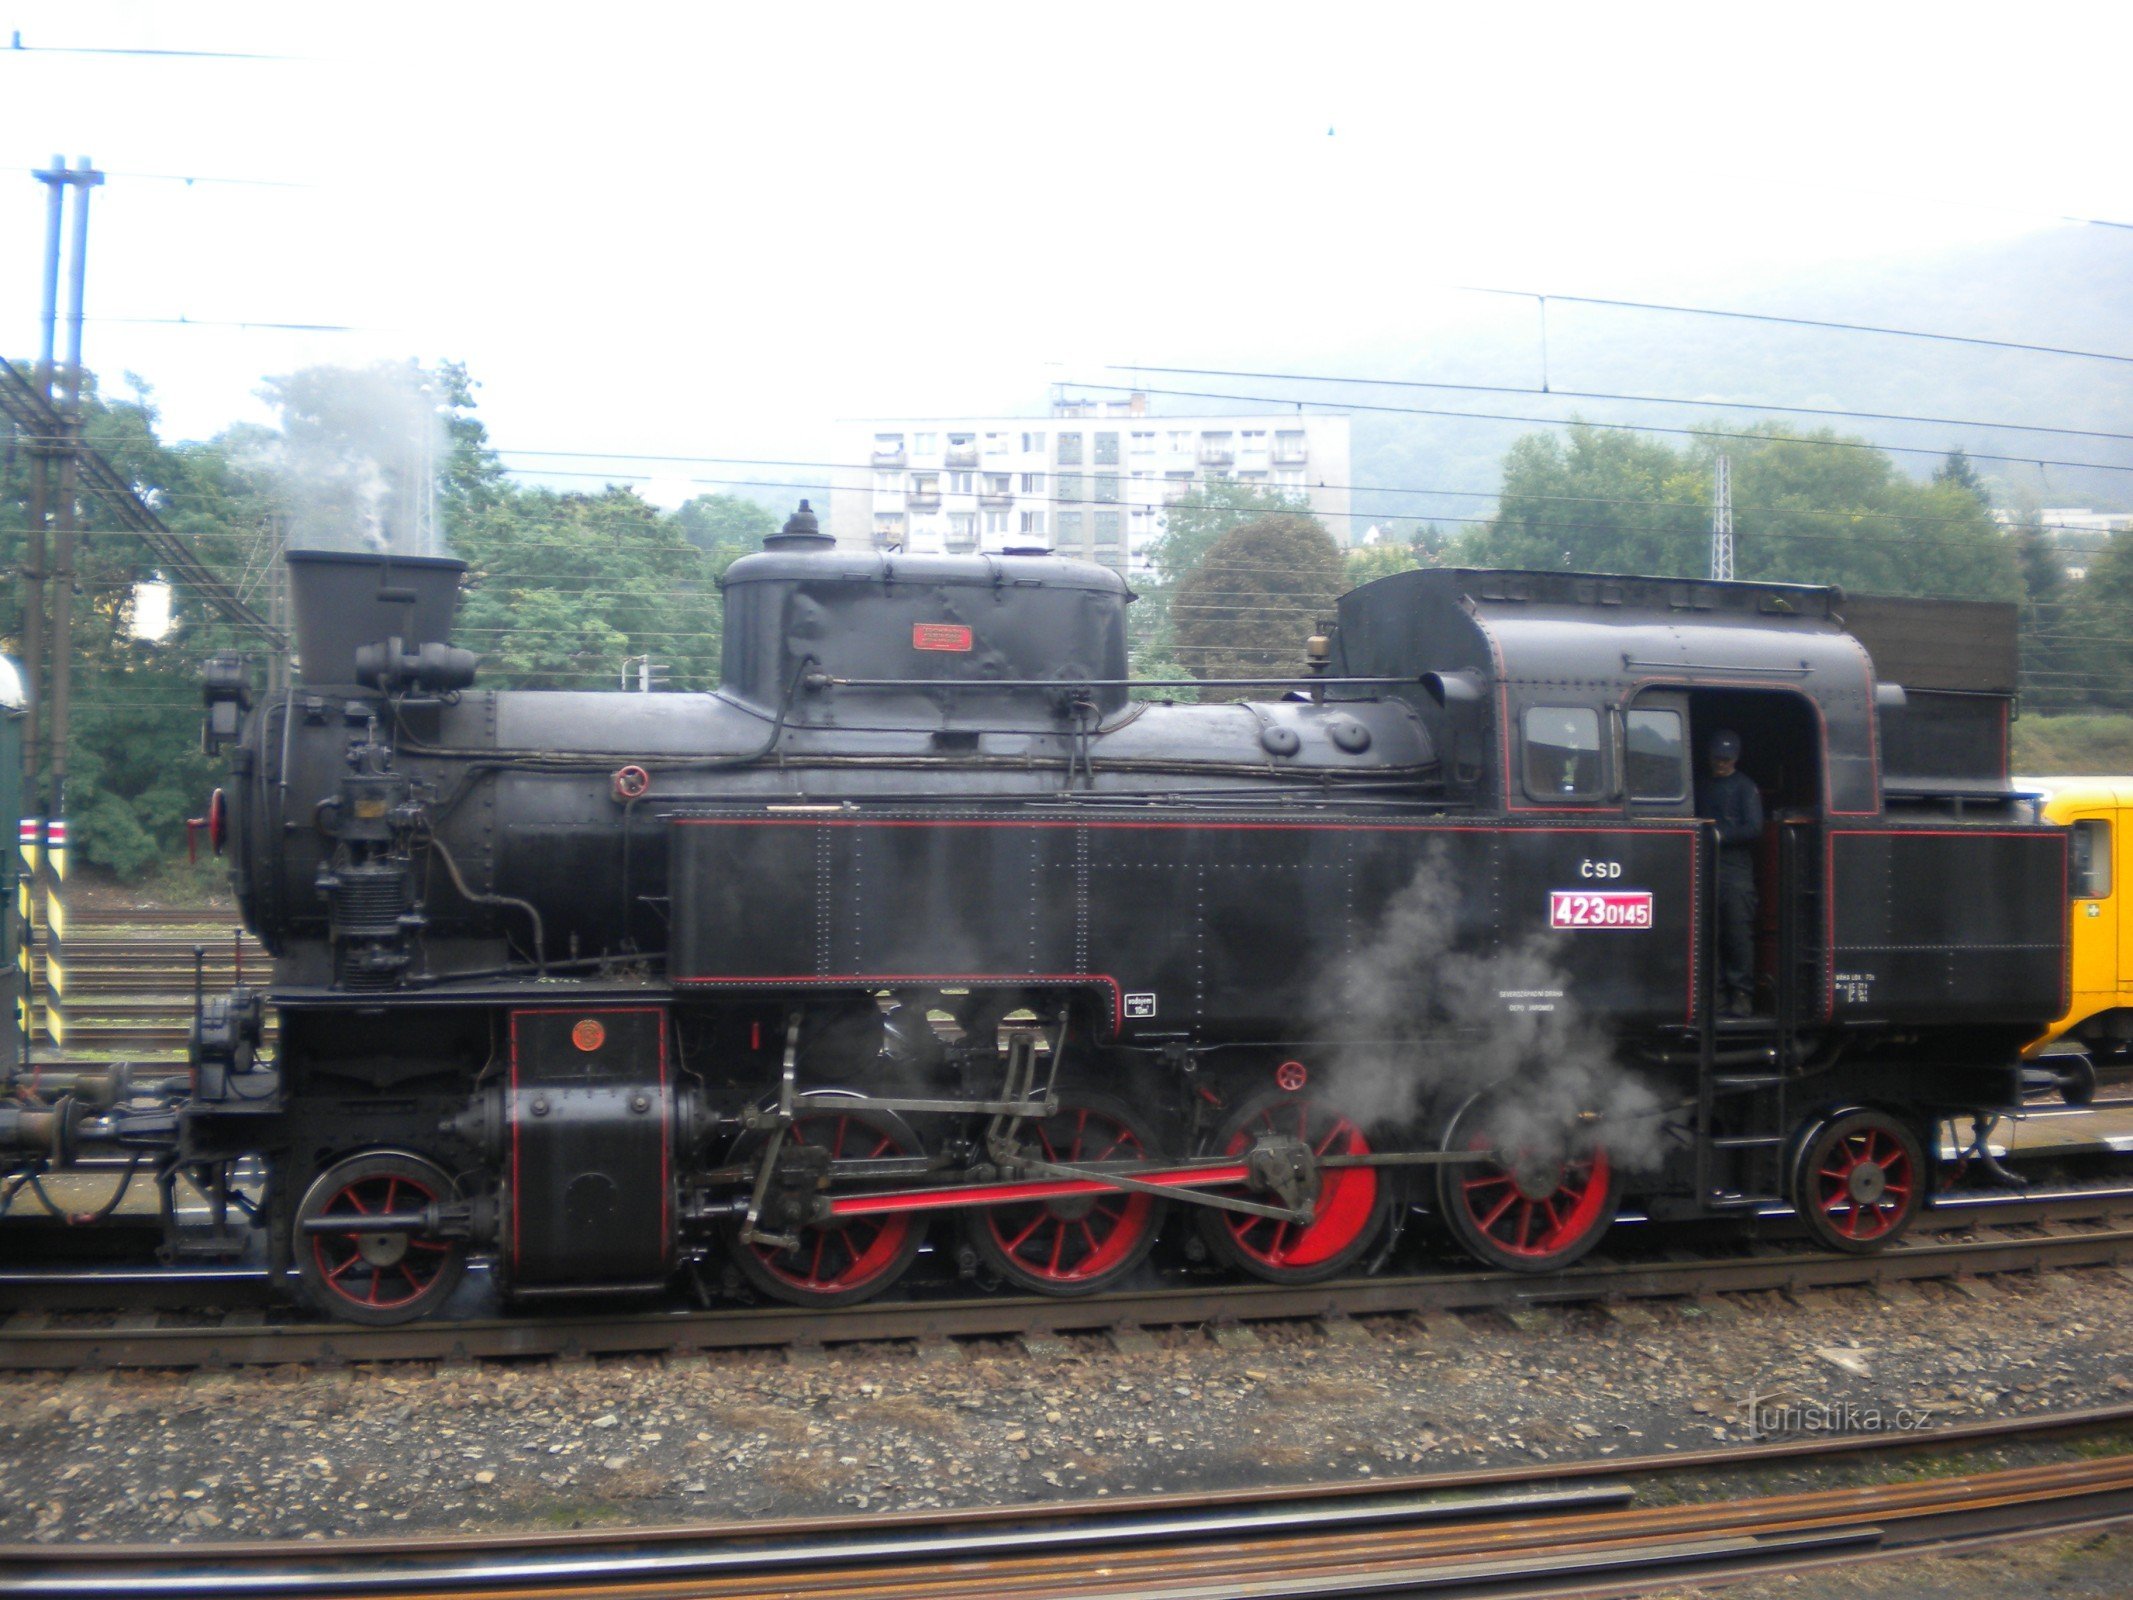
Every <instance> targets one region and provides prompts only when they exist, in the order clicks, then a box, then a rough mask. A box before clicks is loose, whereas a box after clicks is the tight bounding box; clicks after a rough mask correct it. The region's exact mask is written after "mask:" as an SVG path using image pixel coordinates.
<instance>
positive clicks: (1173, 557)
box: [1148, 478, 1310, 584]
mask: <svg viewBox="0 0 2133 1600" xmlns="http://www.w3.org/2000/svg"><path fill="white" fill-rule="evenodd" d="M1281 511H1288V512H1296V513H1300V514H1303V515H1309V513H1310V507H1309V505H1308V504H1307V502H1305V501H1304V500H1303V499H1302V498H1301V497H1299V496H1296V495H1290V494H1284V493H1282V492H1281V491H1279V490H1276V489H1267V488H1261V487H1260V486H1259V485H1257V484H1250V483H1242V482H1239V481H1238V480H1236V479H1234V478H1214V479H1210V480H1208V481H1207V482H1205V483H1203V484H1202V485H1201V486H1200V487H1199V488H1198V489H1195V490H1194V491H1193V492H1192V493H1191V494H1189V495H1186V496H1184V497H1183V498H1182V499H1179V500H1176V501H1173V502H1172V503H1171V504H1170V506H1169V507H1168V508H1167V509H1166V510H1165V511H1164V512H1163V534H1162V537H1161V538H1159V539H1157V540H1156V541H1155V543H1154V545H1153V546H1152V547H1151V548H1150V549H1149V552H1148V559H1149V562H1150V564H1151V565H1153V566H1154V568H1155V572H1156V577H1157V579H1158V580H1159V581H1160V582H1162V583H1164V584H1175V583H1182V582H1183V581H1184V580H1185V579H1186V578H1187V577H1189V576H1190V575H1191V574H1192V571H1193V569H1194V568H1195V567H1197V566H1199V564H1200V562H1201V560H1202V558H1203V557H1205V556H1206V554H1207V551H1208V549H1209V547H1210V546H1212V545H1213V544H1214V542H1215V541H1216V540H1217V539H1219V538H1221V537H1222V536H1223V535H1224V534H1225V533H1228V532H1229V531H1230V530H1231V529H1232V528H1238V527H1242V526H1243V525H1244V524H1245V523H1247V522H1253V521H1256V520H1258V519H1259V518H1261V517H1264V516H1267V515H1269V514H1270V513H1273V512H1281Z"/></svg>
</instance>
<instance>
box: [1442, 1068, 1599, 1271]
mask: <svg viewBox="0 0 2133 1600" xmlns="http://www.w3.org/2000/svg"><path fill="white" fill-rule="evenodd" d="M1491 1110H1492V1107H1491V1106H1490V1105H1489V1104H1488V1103H1485V1102H1476V1103H1475V1104H1473V1105H1470V1106H1468V1107H1467V1108H1466V1109H1465V1110H1463V1111H1461V1113H1460V1114H1459V1115H1458V1116H1457V1117H1455V1118H1454V1119H1453V1121H1452V1124H1451V1126H1450V1127H1449V1128H1448V1129H1447V1130H1446V1132H1445V1138H1444V1148H1445V1149H1446V1150H1448V1151H1449V1150H1461V1151H1464V1152H1466V1153H1468V1154H1470V1155H1475V1156H1478V1157H1480V1158H1481V1162H1482V1164H1481V1165H1480V1167H1479V1168H1478V1169H1477V1168H1475V1167H1472V1166H1467V1167H1464V1168H1461V1167H1452V1166H1447V1167H1444V1168H1441V1169H1439V1176H1438V1179H1437V1191H1438V1197H1439V1200H1440V1202H1441V1205H1442V1209H1443V1216H1444V1220H1445V1223H1446V1225H1447V1226H1448V1227H1449V1229H1450V1231H1451V1233H1452V1236H1453V1238H1454V1239H1456V1240H1457V1241H1458V1242H1459V1243H1460V1244H1462V1245H1464V1246H1465V1247H1466V1249H1467V1251H1468V1253H1469V1254H1471V1255H1474V1256H1476V1257H1477V1258H1479V1259H1480V1260H1482V1261H1484V1262H1486V1263H1488V1264H1489V1265H1491V1266H1499V1267H1510V1268H1514V1269H1516V1270H1519V1271H1524V1272H1543V1271H1554V1270H1556V1269H1558V1268H1561V1267H1564V1266H1568V1265H1569V1264H1570V1263H1571V1262H1573V1261H1575V1260H1577V1259H1578V1258H1579V1257H1581V1256H1583V1255H1584V1254H1585V1252H1586V1251H1588V1250H1590V1249H1591V1248H1592V1246H1593V1245H1594V1244H1595V1243H1597V1242H1598V1240H1599V1238H1600V1236H1601V1235H1602V1234H1603V1233H1605V1232H1606V1231H1607V1228H1608V1226H1609V1225H1610V1224H1611V1223H1612V1222H1613V1221H1614V1214H1615V1193H1614V1170H1613V1163H1612V1161H1611V1160H1610V1158H1609V1156H1608V1153H1607V1150H1606V1147H1605V1146H1595V1147H1594V1148H1592V1149H1591V1150H1590V1151H1580V1152H1573V1153H1568V1154H1564V1155H1561V1156H1557V1157H1553V1158H1551V1157H1549V1156H1547V1155H1539V1156H1536V1155H1535V1153H1533V1152H1530V1151H1506V1152H1504V1153H1502V1154H1499V1153H1498V1145H1499V1140H1498V1139H1497V1138H1496V1137H1495V1136H1494V1133H1493V1131H1492V1129H1491V1127H1490V1115H1491Z"/></svg>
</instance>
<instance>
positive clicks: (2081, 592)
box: [2025, 528, 2133, 711]
mask: <svg viewBox="0 0 2133 1600" xmlns="http://www.w3.org/2000/svg"><path fill="white" fill-rule="evenodd" d="M2038 531H2039V532H2040V533H2042V532H2043V531H2044V530H2043V529H2041V528H2040V529H2039V530H2038ZM2069 588H2070V589H2071V590H2072V591H2073V592H2072V593H2071V594H2070V595H2069V596H2068V599H2067V602H2066V603H2065V604H2063V605H2062V606H2061V607H2060V608H2059V610H2058V611H2057V613H2056V615H2057V617H2058V618H2059V621H2058V623H2057V624H2056V626H2052V625H2050V619H2051V618H2052V616H2053V615H2054V613H2052V612H2049V611H2046V610H2044V609H2043V608H2042V607H2039V608H2038V609H2039V618H2040V629H2039V631H2040V632H2043V633H2047V634H2053V635H2056V637H2055V638H2054V639H2053V641H2052V642H2054V643H2056V644H2058V645H2060V646H2062V647H2063V648H2064V650H2065V654H2064V656H2063V657H2062V658H2061V660H2062V662H2063V663H2064V665H2065V668H2066V671H2067V676H2066V677H2064V678H2062V679H2060V680H2058V682H2059V683H2060V684H2061V685H2062V686H2063V687H2062V691H2061V694H2062V698H2060V699H2058V700H2057V701H2056V703H2057V704H2059V705H2060V706H2062V707H2070V706H2073V705H2076V704H2081V705H2085V706H2086V707H2087V708H2089V709H2094V710H2102V711H2126V710H2133V533H2114V534H2112V535H2111V536H2110V538H2108V539H2106V540H2105V541H2104V545H2103V548H2102V549H2101V550H2099V551H2098V552H2097V553H2096V555H2095V557H2094V558H2093V559H2092V560H2091V561H2090V562H2089V564H2088V569H2087V572H2086V574H2085V575H2084V576H2083V578H2082V580H2081V582H2080V583H2079V584H2077V585H2070V586H2069ZM2025 665H2026V663H2025Z"/></svg>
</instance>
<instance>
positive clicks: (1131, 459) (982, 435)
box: [829, 395, 1351, 569]
mask: <svg viewBox="0 0 2133 1600" xmlns="http://www.w3.org/2000/svg"><path fill="white" fill-rule="evenodd" d="M836 459H837V461H838V464H839V469H840V470H839V472H838V474H837V478H836V480H835V481H836V487H833V488H832V490H831V493H830V524H829V526H830V532H831V533H832V534H834V535H835V536H836V539H837V542H838V543H839V544H840V545H846V546H849V547H852V548H855V549H880V550H902V551H908V552H910V553H912V554H932V555H968V554H972V553H975V552H979V551H983V552H986V553H989V554H995V555H997V554H1002V553H1005V552H1008V551H1015V550H1048V551H1053V552H1056V553H1057V554H1059V555H1070V556H1079V557H1081V558H1082V559H1084V560H1090V561H1100V562H1102V563H1104V564H1105V565H1107V566H1113V567H1118V568H1120V569H1137V568H1140V567H1143V566H1145V565H1146V562H1147V554H1148V549H1149V546H1151V545H1152V544H1153V543H1154V542H1155V540H1156V539H1157V537H1158V536H1160V535H1161V533H1162V531H1163V513H1164V508H1165V507H1167V506H1169V505H1170V504H1172V503H1173V502H1175V501H1177V500H1180V499H1182V498H1184V497H1185V496H1186V495H1189V494H1192V493H1193V492H1195V491H1196V490H1198V489H1200V488H1202V487H1203V486H1204V485H1206V484H1207V483H1209V482H1212V481H1216V480H1227V481H1230V482H1234V483H1244V484H1254V485H1257V486H1259V487H1261V488H1264V489H1270V490H1279V491H1281V492H1283V493H1287V494H1291V495H1295V496H1298V497H1300V498H1302V499H1304V500H1305V501H1306V502H1308V504H1309V505H1310V507H1311V509H1312V510H1313V511H1314V512H1316V513H1317V514H1318V516H1319V518H1320V519H1321V520H1322V521H1323V522H1324V523H1325V525H1326V530H1327V531H1328V532H1329V533H1331V534H1332V535H1333V537H1334V539H1335V540H1336V541H1338V542H1339V543H1341V544H1342V545H1346V544H1348V543H1349V542H1350V537H1351V535H1350V529H1349V516H1348V511H1349V448H1348V419H1347V418H1346V417H1344V416H1328V415H1317V414H1313V415H1310V416H1237V415H1231V414H1195V415H1191V416H1155V415H1152V414H1150V413H1149V411H1148V408H1147V403H1146V400H1145V397H1143V396H1140V395H1135V396H1134V397H1133V398H1132V399H1130V400H1116V401H1111V400H1102V401H1083V400H1067V401H1057V402H1055V403H1054V404H1053V407H1052V414H1051V415H1050V416H1047V417H946V418H940V417H933V418H919V419H910V418H906V419H889V418H881V419H870V420H862V421H856V422H850V423H846V424H845V425H844V426H843V429H842V430H841V433H840V444H839V448H838V451H837V457H836ZM861 463H864V465H863V466H862V465H861Z"/></svg>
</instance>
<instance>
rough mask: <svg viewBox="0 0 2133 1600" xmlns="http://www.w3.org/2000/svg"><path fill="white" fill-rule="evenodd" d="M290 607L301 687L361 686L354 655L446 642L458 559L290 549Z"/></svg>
mask: <svg viewBox="0 0 2133 1600" xmlns="http://www.w3.org/2000/svg"><path fill="white" fill-rule="evenodd" d="M288 560H289V605H290V615H291V620H292V621H293V623H294V625H295V632H296V641H295V642H296V658H297V664H298V666H299V668H300V669H301V672H300V675H301V677H302V679H303V682H304V683H305V684H306V685H313V684H329V683H330V684H351V683H356V682H358V681H361V677H362V675H361V674H360V673H359V671H358V669H357V665H356V654H357V652H358V651H360V650H362V649H364V648H365V647H366V646H369V645H378V644H383V643H385V642H386V641H388V640H398V641H399V649H398V652H397V653H400V654H406V655H415V654H418V653H419V652H420V651H421V650H422V647H423V646H424V645H435V646H438V647H440V648H442V647H443V646H445V645H447V644H448V643H449V642H450V640H451V637H452V620H453V617H454V615H455V614H456V613H457V611H458V609H459V578H460V574H462V573H464V572H465V571H466V570H467V564H466V563H465V562H464V561H453V560H451V559H449V558H448V557H444V556H385V555H358V554H355V553H352V552H349V551H344V550H291V551H290V552H289V555H288Z"/></svg>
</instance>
